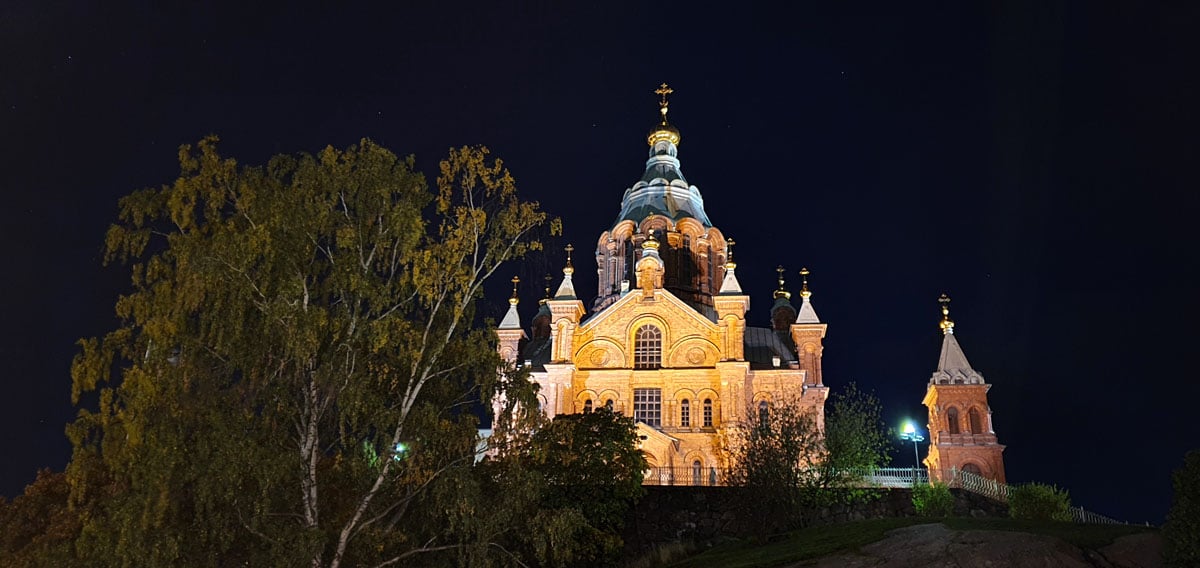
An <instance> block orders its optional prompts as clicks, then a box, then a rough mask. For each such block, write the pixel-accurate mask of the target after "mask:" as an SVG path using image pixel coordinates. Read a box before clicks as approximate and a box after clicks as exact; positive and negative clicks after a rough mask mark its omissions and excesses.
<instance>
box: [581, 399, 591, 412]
mask: <svg viewBox="0 0 1200 568" xmlns="http://www.w3.org/2000/svg"><path fill="white" fill-rule="evenodd" d="M583 411H584V412H591V411H592V399H590V398H589V399H587V400H585V401H583Z"/></svg>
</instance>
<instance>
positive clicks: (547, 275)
mask: <svg viewBox="0 0 1200 568" xmlns="http://www.w3.org/2000/svg"><path fill="white" fill-rule="evenodd" d="M542 279H543V280H545V281H546V296H545V297H543V298H542V299H541V301H539V302H538V304H539V305H541V304H545V303H546V300H549V299H550V283H551V282H553V281H554V277H553V276H550V274H549V273H547V274H546V276H544V277H543V278H542Z"/></svg>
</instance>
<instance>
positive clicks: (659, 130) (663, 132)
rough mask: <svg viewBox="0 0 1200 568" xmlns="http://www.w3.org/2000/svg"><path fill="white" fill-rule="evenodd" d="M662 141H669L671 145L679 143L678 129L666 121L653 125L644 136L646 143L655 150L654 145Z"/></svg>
mask: <svg viewBox="0 0 1200 568" xmlns="http://www.w3.org/2000/svg"><path fill="white" fill-rule="evenodd" d="M664 141H665V142H670V143H671V145H673V146H678V145H679V130H678V129H677V128H675V127H674V126H671V125H670V124H667V123H666V122H663V123H662V124H660V125H658V126H657V127H655V129H654V130H651V131H650V134H648V135H647V136H646V143H647V144H649V145H650V147H651V148H655V149H656V150H657V148H656V147H655V145H656V144H658V143H659V142H664Z"/></svg>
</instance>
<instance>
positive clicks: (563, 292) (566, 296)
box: [554, 245, 576, 300]
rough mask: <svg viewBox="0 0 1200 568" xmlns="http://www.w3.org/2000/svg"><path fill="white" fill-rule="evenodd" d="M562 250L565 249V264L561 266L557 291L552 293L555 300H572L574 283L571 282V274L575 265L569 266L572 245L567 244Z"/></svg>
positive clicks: (573, 297)
mask: <svg viewBox="0 0 1200 568" xmlns="http://www.w3.org/2000/svg"><path fill="white" fill-rule="evenodd" d="M563 250H565V251H567V266H566V267H564V268H563V281H562V284H559V286H558V291H557V292H555V293H554V299H555V300H574V299H576V298H575V285H574V284H572V283H571V275H572V274H574V273H575V267H574V266H571V251H573V250H575V247H574V246H571V245H567V246H566V248H564V249H563Z"/></svg>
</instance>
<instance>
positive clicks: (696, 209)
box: [613, 83, 712, 227]
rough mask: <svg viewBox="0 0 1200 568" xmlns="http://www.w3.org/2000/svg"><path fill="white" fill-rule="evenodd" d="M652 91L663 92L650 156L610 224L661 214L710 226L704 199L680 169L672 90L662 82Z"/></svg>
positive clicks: (650, 139) (653, 131) (674, 219)
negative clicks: (671, 119) (669, 103)
mask: <svg viewBox="0 0 1200 568" xmlns="http://www.w3.org/2000/svg"><path fill="white" fill-rule="evenodd" d="M654 92H655V93H657V94H659V95H662V100H661V101H660V102H659V112H660V113H661V114H662V121H661V122H660V123H659V124H658V125H657V126H655V128H654V129H653V130H651V131H650V135H649V136H647V137H646V141H647V142H648V143H649V144H650V158H649V159H648V160H646V171H645V172H643V173H642V178H641V179H640V180H639V181H638V182H637V183H635V184H634V185H633V187H630V188H629V189H627V190H625V195H624V197H623V198H622V199H621V214H620V215H619V216H618V217H617V220H616V221H615V222H614V223H613V225H614V226H615V225H616V224H617V223H620V222H621V221H625V220H627V219H628V220H631V221H633V222H635V223H638V222H641V220H642V219H645V218H646V217H649V216H650V215H663V216H665V217H668V218H670V219H671V220H672V221H678V220H680V219H683V218H686V217H691V218H693V219H696V220H697V221H700V222H701V223H702V224H703V225H704V226H705V227H711V226H712V222H710V221H709V220H708V214H706V213H705V212H704V198H702V197H701V196H700V190H699V189H697V188H696V186H694V185H688V182H687V179H685V178H684V177H683V171H682V170H681V169H680V165H679V158H677V157H676V155H677V153H678V151H679V149H678V146H679V140H680V136H679V130H678V129H676V128H675V127H674V126H671V125H670V124H669V123H668V122H667V95H669V94H671V93H673V92H674V91H673V90H672V89H671V88H670V87H668V86H667V84H666V83H663V84H662V86H661V87H659V89H658V90H656V91H654Z"/></svg>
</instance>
